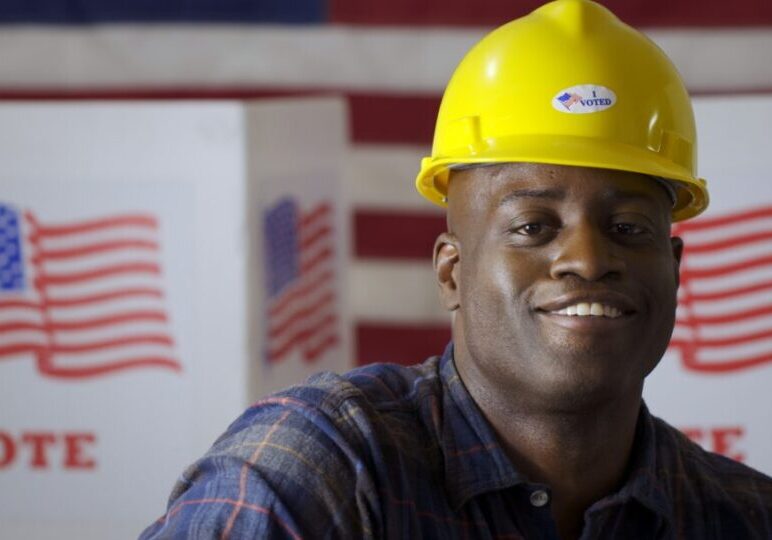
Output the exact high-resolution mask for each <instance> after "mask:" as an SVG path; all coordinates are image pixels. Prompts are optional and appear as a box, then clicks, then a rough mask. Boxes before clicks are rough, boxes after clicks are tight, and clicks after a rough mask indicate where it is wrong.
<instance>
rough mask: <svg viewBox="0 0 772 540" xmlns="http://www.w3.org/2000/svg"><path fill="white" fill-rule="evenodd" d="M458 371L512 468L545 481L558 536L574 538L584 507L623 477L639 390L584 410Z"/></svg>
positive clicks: (602, 495)
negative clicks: (537, 402)
mask: <svg viewBox="0 0 772 540" xmlns="http://www.w3.org/2000/svg"><path fill="white" fill-rule="evenodd" d="M459 372H460V374H461V378H462V380H464V383H465V384H466V385H467V388H468V390H469V392H470V394H471V395H472V397H473V398H474V400H475V402H476V403H477V405H478V406H479V407H480V409H481V410H482V412H483V414H484V416H485V417H486V418H487V420H488V421H489V422H490V424H491V425H492V427H493V429H494V431H495V432H496V434H497V435H498V438H499V441H500V442H501V444H502V446H503V448H504V450H505V451H506V452H507V454H508V456H509V457H510V459H511V461H512V463H513V465H514V466H515V468H516V469H517V470H518V471H519V472H521V473H523V474H524V475H525V476H526V477H527V478H528V479H529V481H531V482H537V483H543V484H546V485H548V486H550V488H551V490H552V500H551V503H550V504H551V508H552V515H553V518H554V519H555V523H556V526H557V528H558V533H559V534H560V537H561V538H562V539H564V540H566V539H570V538H578V537H579V536H580V534H581V531H582V526H583V515H584V512H585V511H586V510H587V509H588V508H589V507H590V506H591V505H592V504H593V503H594V502H596V501H598V500H600V499H602V498H603V497H604V496H606V495H609V494H611V493H613V492H614V491H615V490H616V489H617V488H618V487H619V485H620V484H621V483H622V481H623V480H624V476H625V471H626V467H627V465H628V461H629V458H630V454H631V450H632V445H633V440H634V438H635V427H636V421H637V418H638V412H639V409H640V404H641V393H640V391H638V392H632V393H631V392H620V396H618V397H616V398H611V399H608V400H607V401H604V402H601V403H597V402H595V403H593V405H592V406H591V407H588V408H586V409H577V410H555V409H548V408H541V409H540V408H538V407H534V406H533V405H532V403H533V401H532V400H529V399H523V397H524V396H523V395H522V394H521V395H519V396H513V395H512V394H514V392H509V393H499V392H491V391H490V390H489V389H486V388H485V387H484V386H482V385H475V384H474V383H472V384H469V383H470V382H471V381H474V380H475V377H465V376H464V375H465V374H464V373H463V372H462V370H461V369H460V367H459ZM477 380H479V379H477ZM488 388H489V387H488ZM494 394H495V395H494Z"/></svg>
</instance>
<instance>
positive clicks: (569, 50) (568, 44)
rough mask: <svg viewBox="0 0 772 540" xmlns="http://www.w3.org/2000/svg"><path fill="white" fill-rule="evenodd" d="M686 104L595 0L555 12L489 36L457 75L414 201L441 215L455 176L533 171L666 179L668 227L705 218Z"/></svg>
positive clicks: (661, 68)
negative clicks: (467, 170)
mask: <svg viewBox="0 0 772 540" xmlns="http://www.w3.org/2000/svg"><path fill="white" fill-rule="evenodd" d="M696 143H697V136H696V130H695V126H694V114H693V112H692V106H691V102H690V101H689V95H688V93H687V91H686V88H685V87H684V83H683V81H682V80H681V77H680V76H679V74H678V72H677V71H676V69H675V67H674V66H673V64H672V62H671V61H670V60H669V59H668V57H667V56H665V53H664V52H662V50H661V49H659V47H657V46H656V45H655V44H654V43H653V42H652V41H651V40H649V39H648V38H647V37H646V36H644V35H643V34H641V33H640V32H638V31H637V30H635V29H633V28H632V27H630V26H628V25H626V24H624V23H623V22H621V21H620V20H619V19H617V18H616V16H615V15H614V14H613V13H611V12H610V11H608V10H607V9H606V8H604V7H603V6H601V5H600V4H597V3H595V2H591V1H589V0H557V1H555V2H551V3H549V4H546V5H544V6H542V7H540V8H539V9H537V10H535V11H533V12H532V13H531V14H529V15H527V16H525V17H522V18H520V19H516V20H514V21H512V22H510V23H508V24H505V25H504V26H501V27H500V28H498V29H496V30H494V31H493V32H491V33H490V34H488V35H487V36H486V37H484V38H483V39H482V40H481V41H480V42H479V43H477V45H475V46H474V47H473V48H472V49H471V50H470V51H469V52H468V53H467V55H466V56H465V57H464V59H463V60H462V61H461V63H460V64H459V66H458V68H456V71H455V73H454V74H453V76H452V78H451V79H450V82H449V83H448V86H447V88H446V90H445V94H444V96H443V98H442V104H441V106H440V111H439V114H438V116H437V125H436V128H435V132H434V144H433V147H432V155H431V156H430V157H426V158H424V159H423V160H422V161H421V171H420V173H419V174H418V177H417V178H416V187H417V188H418V191H419V192H420V193H421V194H422V195H423V196H424V197H426V198H427V199H429V200H430V201H431V202H433V203H435V204H438V205H440V206H445V196H446V194H447V187H448V178H449V174H450V169H451V167H453V166H454V165H465V164H475V163H481V164H482V163H505V162H534V163H552V164H558V165H576V166H581V167H599V168H604V169H617V170H623V171H631V172H637V173H642V174H645V175H650V176H654V177H657V178H661V179H665V180H667V181H668V183H669V184H670V185H672V186H673V187H674V191H675V194H676V201H675V205H674V207H673V212H672V216H673V221H680V220H684V219H688V218H691V217H694V216H696V215H697V214H699V213H701V212H702V211H703V210H705V208H706V207H707V206H708V191H707V188H706V184H705V180H703V179H701V178H698V177H697V144H696Z"/></svg>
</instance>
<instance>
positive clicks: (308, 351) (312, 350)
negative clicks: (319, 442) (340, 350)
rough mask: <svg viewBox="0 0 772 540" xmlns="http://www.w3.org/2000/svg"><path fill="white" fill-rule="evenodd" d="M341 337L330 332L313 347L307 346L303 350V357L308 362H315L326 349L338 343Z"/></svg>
mask: <svg viewBox="0 0 772 540" xmlns="http://www.w3.org/2000/svg"><path fill="white" fill-rule="evenodd" d="M338 342H339V339H338V335H337V334H330V335H328V336H326V337H325V338H324V339H323V340H322V341H321V342H319V343H318V344H317V345H315V346H313V347H306V348H305V349H304V350H303V359H304V360H305V361H306V362H313V361H315V360H316V359H317V358H319V357H320V356H321V355H322V354H323V353H324V352H325V351H327V350H328V349H331V348H333V347H335V346H337V345H338Z"/></svg>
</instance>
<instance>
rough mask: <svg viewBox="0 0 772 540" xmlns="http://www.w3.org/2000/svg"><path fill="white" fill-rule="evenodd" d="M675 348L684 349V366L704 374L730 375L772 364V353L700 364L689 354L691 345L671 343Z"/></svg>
mask: <svg viewBox="0 0 772 540" xmlns="http://www.w3.org/2000/svg"><path fill="white" fill-rule="evenodd" d="M671 345H673V346H674V347H675V348H682V352H681V357H682V359H683V363H684V366H685V367H686V368H687V369H690V370H692V371H698V372H702V373H718V374H720V373H729V372H731V371H740V370H743V369H748V368H752V367H755V366H760V365H761V364H765V363H767V362H772V353H762V354H759V355H756V356H751V357H748V358H741V359H736V360H729V361H723V362H700V361H699V360H697V359H696V358H695V357H694V355H692V354H688V352H687V351H688V350H689V344H688V343H680V342H671Z"/></svg>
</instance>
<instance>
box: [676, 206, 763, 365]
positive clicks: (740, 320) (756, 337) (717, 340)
mask: <svg viewBox="0 0 772 540" xmlns="http://www.w3.org/2000/svg"><path fill="white" fill-rule="evenodd" d="M673 229H674V231H673V232H674V234H676V235H678V236H681V237H682V238H684V243H685V253H684V258H683V261H682V264H681V287H680V290H679V297H678V311H677V317H676V327H675V331H674V332H673V339H672V340H671V342H670V346H671V347H672V348H674V349H675V350H677V351H678V352H679V353H680V355H681V359H682V361H683V364H684V367H685V368H687V369H690V370H694V371H702V372H727V371H735V370H741V369H745V368H750V367H753V366H758V365H760V364H764V363H766V362H772V206H765V207H761V208H754V209H749V210H744V211H741V212H737V213H734V214H728V215H724V216H719V217H714V218H707V219H697V220H694V221H692V222H687V223H679V224H677V225H676V226H674V228H673Z"/></svg>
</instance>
